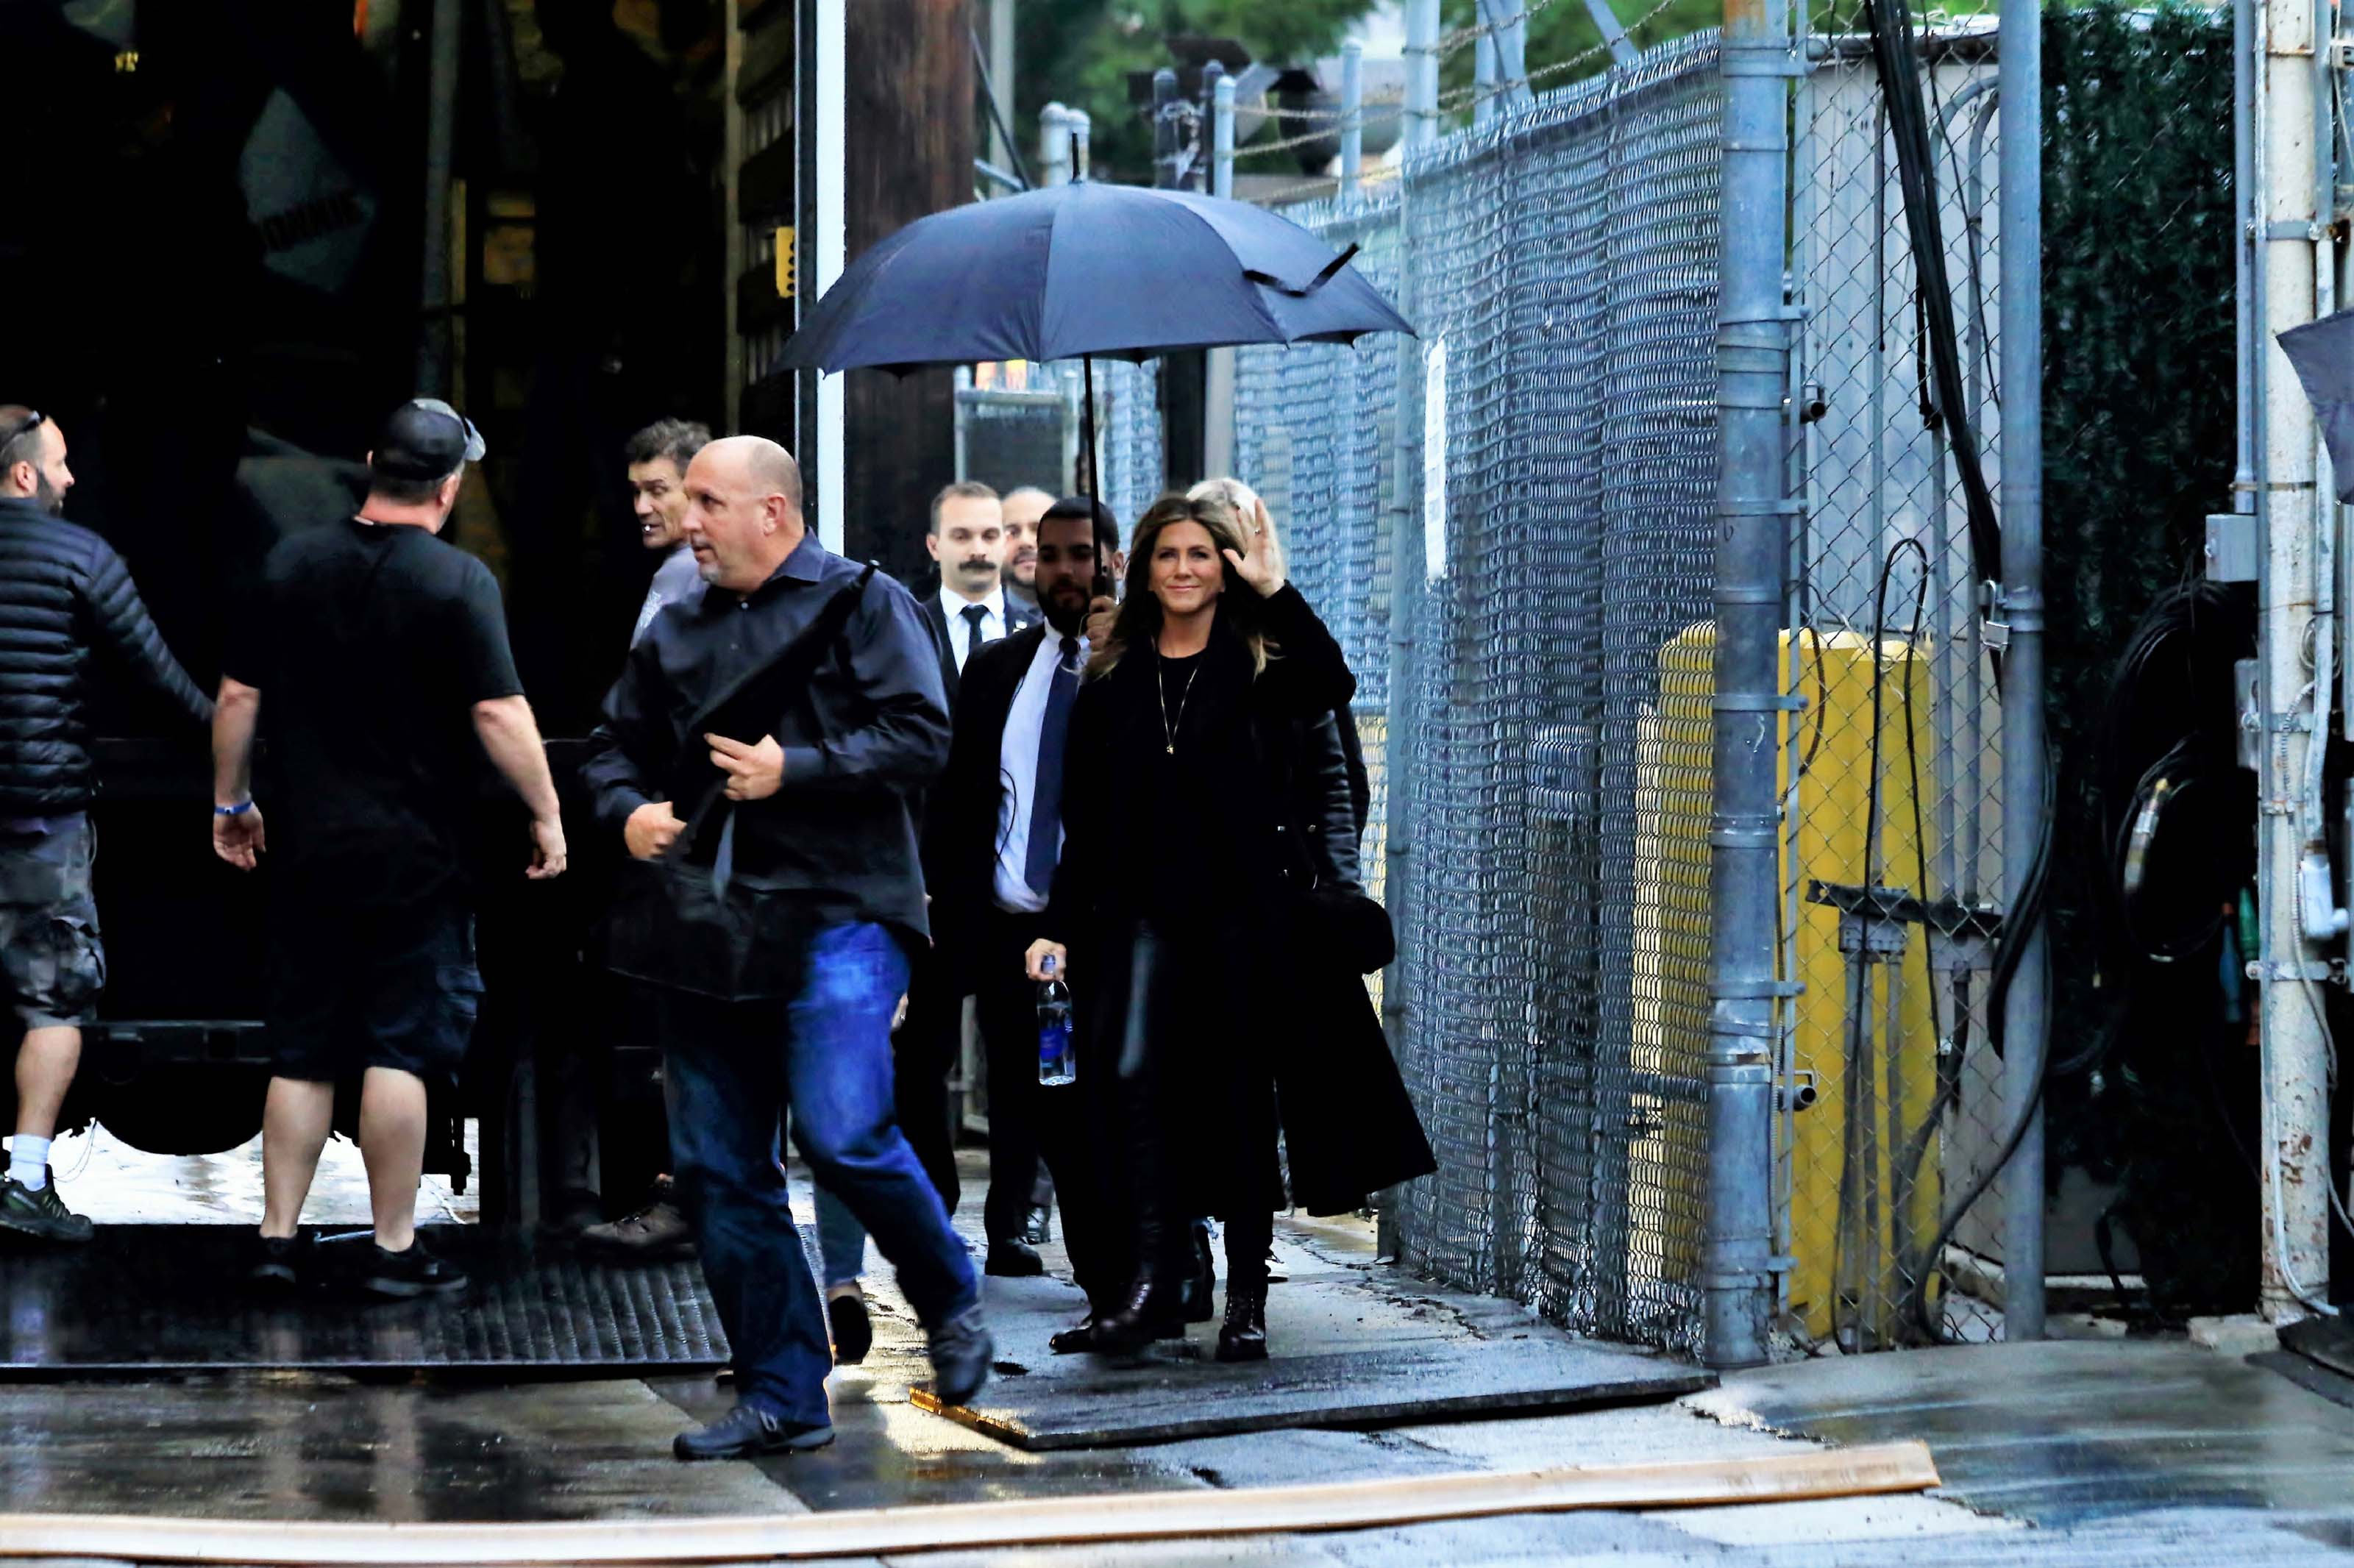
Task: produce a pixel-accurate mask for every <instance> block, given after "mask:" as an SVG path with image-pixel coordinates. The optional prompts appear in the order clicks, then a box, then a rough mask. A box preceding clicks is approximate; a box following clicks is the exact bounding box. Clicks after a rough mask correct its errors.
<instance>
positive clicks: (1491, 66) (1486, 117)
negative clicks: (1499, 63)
mask: <svg viewBox="0 0 2354 1568" xmlns="http://www.w3.org/2000/svg"><path fill="white" fill-rule="evenodd" d="M1480 10H1481V13H1482V14H1483V15H1484V14H1485V12H1486V10H1487V7H1486V6H1485V5H1482V6H1481V7H1480ZM1495 117H1496V35H1495V34H1493V33H1482V34H1480V35H1479V37H1477V38H1476V39H1474V40H1473V41H1472V44H1471V123H1472V125H1473V126H1474V127H1475V128H1479V127H1484V126H1485V125H1486V124H1487V123H1488V122H1490V120H1493V119H1494V118H1495Z"/></svg>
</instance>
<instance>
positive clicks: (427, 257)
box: [417, 0, 466, 397]
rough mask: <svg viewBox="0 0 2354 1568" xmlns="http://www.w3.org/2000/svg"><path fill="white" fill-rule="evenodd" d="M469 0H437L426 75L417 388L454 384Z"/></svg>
mask: <svg viewBox="0 0 2354 1568" xmlns="http://www.w3.org/2000/svg"><path fill="white" fill-rule="evenodd" d="M465 10H466V0H433V24H432V26H433V31H432V36H431V41H430V43H429V46H428V49H429V52H428V55H427V65H426V79H425V216H424V224H423V227H424V235H423V238H422V242H423V245H424V254H423V256H422V257H420V258H419V260H420V263H421V264H420V265H419V268H418V273H417V301H418V307H419V308H418V316H419V322H418V326H419V332H418V338H417V390H418V392H419V394H420V395H422V396H424V397H445V396H447V395H448V393H449V390H450V340H451V339H450V175H451V169H452V168H453V167H454V166H455V164H456V163H457V156H458V86H459V83H458V69H459V62H458V45H459V41H460V37H461V33H460V29H461V27H462V26H464V24H465V19H466V17H465Z"/></svg>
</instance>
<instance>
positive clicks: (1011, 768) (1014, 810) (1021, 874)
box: [996, 626, 1087, 915]
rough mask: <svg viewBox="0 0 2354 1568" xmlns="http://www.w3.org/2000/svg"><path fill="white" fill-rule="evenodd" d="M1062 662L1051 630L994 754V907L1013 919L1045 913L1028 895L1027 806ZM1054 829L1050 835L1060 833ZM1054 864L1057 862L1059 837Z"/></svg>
mask: <svg viewBox="0 0 2354 1568" xmlns="http://www.w3.org/2000/svg"><path fill="white" fill-rule="evenodd" d="M1062 656H1063V635H1062V633H1061V632H1059V631H1056V630H1055V629H1054V628H1053V627H1052V626H1049V627H1048V628H1046V638H1045V641H1043V642H1041V643H1039V644H1038V654H1037V657H1035V658H1034V659H1032V660H1031V661H1030V668H1029V669H1028V670H1026V671H1025V672H1023V676H1022V683H1021V684H1020V685H1019V686H1016V687H1015V688H1014V689H1013V706H1012V707H1010V708H1008V709H1007V710H1006V712H1005V738H1004V740H1003V741H1002V742H1001V743H1000V745H999V747H998V750H997V768H998V776H999V780H1000V782H1001V783H1002V784H1003V785H1004V791H1003V793H1002V795H1001V796H1000V797H999V804H998V808H997V877H996V893H997V906H998V907H999V908H1001V909H1010V910H1013V912H1015V913H1016V914H1022V915H1035V914H1036V913H1037V912H1038V911H1039V910H1041V909H1044V907H1046V900H1045V898H1044V895H1041V894H1038V893H1036V892H1034V891H1032V889H1031V886H1030V883H1029V870H1030V804H1031V802H1032V801H1033V800H1035V799H1037V789H1038V738H1039V736H1040V734H1041V732H1042V731H1044V728H1045V726H1046V692H1047V688H1048V687H1050V686H1052V685H1053V684H1054V682H1055V660H1057V659H1059V658H1061V657H1062ZM1078 660H1079V663H1080V665H1081V666H1082V667H1085V665H1086V664H1087V639H1086V638H1084V637H1082V638H1080V639H1079V652H1078ZM1062 831H1063V830H1062V828H1061V826H1060V825H1059V824H1057V825H1056V827H1055V832H1056V834H1057V835H1059V834H1060V833H1061V832H1062ZM1055 858H1056V859H1057V860H1058V861H1059V860H1060V859H1061V858H1062V843H1061V841H1060V839H1059V837H1058V838H1057V840H1056V842H1055Z"/></svg>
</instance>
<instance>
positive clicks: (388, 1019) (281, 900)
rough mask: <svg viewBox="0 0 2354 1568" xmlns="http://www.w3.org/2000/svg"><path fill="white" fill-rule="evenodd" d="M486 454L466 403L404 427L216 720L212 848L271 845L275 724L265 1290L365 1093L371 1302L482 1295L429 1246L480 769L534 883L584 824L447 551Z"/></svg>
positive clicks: (255, 611)
mask: <svg viewBox="0 0 2354 1568" xmlns="http://www.w3.org/2000/svg"><path fill="white" fill-rule="evenodd" d="M482 452H483V449H482V437H481V435H480V434H479V433H477V432H476V430H475V429H474V427H473V425H472V422H471V421H469V420H468V419H466V418H464V417H463V416H461V415H460V414H459V413H458V411H457V410H456V409H454V408H451V407H450V406H449V405H448V404H447V403H443V402H440V401H437V400H435V399H431V398H423V397H420V398H417V399H414V400H412V401H410V402H408V403H405V404H403V405H402V406H401V407H399V408H396V409H394V410H393V412H392V414H391V416H390V417H389V418H387V419H386V420H385V422H384V426H383V428H382V429H381V430H380V431H379V432H378V434H377V436H376V448H375V450H373V451H371V452H370V453H369V454H368V469H369V472H370V475H371V479H370V483H369V490H368V495H367V499H366V501H365V502H363V503H361V505H360V508H359V511H358V514H356V515H355V516H352V517H347V518H343V519H341V520H339V521H337V522H335V523H333V524H327V525H324V526H321V527H316V528H311V529H306V530H304V531H303V532H302V533H300V534H297V535H294V536H293V537H292V538H290V539H286V540H284V541H282V542H281V543H280V544H279V545H278V546H277V547H276V548H274V549H273V550H271V551H270V556H269V558H268V560H266V561H265V562H264V563H263V565H262V580H261V583H260V588H259V591H258V593H257V596H256V602H255V604H254V606H253V608H252V609H251V610H250V612H249V613H248V614H246V615H244V616H242V617H240V618H239V624H238V626H237V628H236V629H235V633H234V635H233V637H232V641H231V646H230V648H229V650H228V669H227V671H226V672H225V673H223V675H222V677H221V686H220V704H219V709H218V712H217V715H215V718H214V721H213V802H214V803H213V850H214V853H217V855H219V856H220V858H221V859H223V860H225V861H227V862H228V863H229V864H231V865H233V866H236V867H237V868H238V869H239V870H241V871H251V870H253V869H254V867H255V866H256V865H257V864H259V863H260V857H261V855H262V853H263V852H264V850H265V848H266V847H267V845H266V844H265V841H264V836H263V829H262V820H261V810H260V807H258V806H257V805H255V803H254V799H253V793H252V788H251V773H252V760H253V750H254V740H255V737H256V735H257V733H258V731H259V726H260V720H261V718H262V716H263V712H262V701H261V699H262V694H263V693H265V692H267V693H268V694H270V704H269V710H268V717H269V724H270V728H269V736H270V769H271V774H272V782H273V783H274V784H275V785H276V786H277V789H276V799H275V800H274V802H273V803H272V805H271V807H270V810H271V811H272V812H274V813H276V814H277V817H278V823H279V842H278V845H277V853H276V855H275V860H276V862H277V868H276V871H275V872H274V874H273V875H272V877H271V886H270V958H269V961H270V1001H269V1022H270V1055H271V1058H272V1061H271V1077H270V1095H269V1099H268V1100H267V1101H266V1102H265V1104H264V1106H263V1108H262V1121H261V1161H262V1163H261V1170H262V1185H263V1189H264V1200H263V1210H262V1220H261V1234H260V1240H259V1244H258V1245H257V1248H256V1255H255V1257H254V1261H253V1265H252V1267H251V1271H250V1277H251V1279H252V1281H253V1283H254V1284H255V1285H257V1286H259V1287H264V1288H270V1289H286V1288H292V1287H295V1286H298V1285H301V1284H303V1283H305V1282H306V1278H307V1277H308V1276H309V1275H310V1273H311V1272H312V1269H311V1260H310V1256H309V1254H308V1250H307V1248H306V1247H305V1245H303V1243H302V1241H301V1240H300V1239H298V1226H299V1224H300V1223H301V1221H302V1204H303V1201H304V1200H305V1199H306V1198H307V1197H308V1196H309V1195H310V1191H311V1181H312V1179H313V1177H314V1176H315V1175H316V1174H317V1172H318V1167H319V1154H320V1151H321V1150H323V1148H324V1147H325V1146H326V1141H327V1134H328V1133H329V1131H330V1130H331V1129H332V1128H333V1126H334V1111H335V1086H336V1084H337V1083H339V1082H342V1081H346V1080H349V1079H351V1078H355V1077H356V1078H358V1079H359V1081H360V1120H359V1143H360V1153H361V1155H362V1157H363V1158H364V1159H365V1160H366V1163H367V1174H368V1197H369V1201H370V1204H371V1206H372V1208H373V1210H374V1219H375V1222H376V1234H375V1245H373V1246H372V1247H370V1248H369V1249H368V1252H367V1254H366V1256H365V1257H363V1258H362V1260H361V1261H360V1264H359V1268H358V1276H357V1280H356V1283H357V1284H358V1285H359V1287H361V1288H362V1289H364V1290H366V1291H367V1292H369V1293H371V1294H373V1295H377V1296H384V1297H391V1298H404V1297H414V1296H421V1295H426V1294H439V1293H442V1292H446V1291H451V1290H456V1289H460V1288H461V1287H463V1286H464V1285H465V1283H466V1280H465V1276H463V1275H462V1274H460V1273H459V1272H458V1271H457V1270H455V1269H453V1268H451V1266H449V1265H448V1264H446V1263H444V1262H442V1261H441V1260H440V1259H438V1258H436V1257H434V1256H433V1255H431V1254H430V1253H429V1252H428V1251H427V1250H426V1249H425V1247H424V1245H423V1244H422V1242H421V1240H420V1239H419V1237H418V1235H417V1231H416V1224H417V1184H418V1181H419V1178H420V1176H421V1175H422V1173H423V1170H424V1162H425V1132H426V1120H427V1113H428V1104H429V1101H428V1086H429V1084H440V1085H442V1086H454V1085H455V1083H456V1080H457V1075H458V1072H459V1069H460V1068H461V1066H462V1065H464V1062H465V1056H466V1047H467V1044H468V1043H469V1042H470V1040H471V1039H472V1034H473V1026H474V1016H475V1012H476V1009H477V1006H478V1003H479V1000H480V996H481V992H482V979H481V975H480V973H479V971H478V970H477V969H475V963H474V922H473V914H472V907H471V904H472V900H471V898H470V896H469V892H468V887H467V876H466V856H465V853H464V850H463V847H462V846H463V844H464V842H465V839H466V837H467V828H468V824H469V821H470V819H471V817H472V800H473V798H474V794H475V785H476V782H477V777H478V768H479V765H478V762H477V756H478V751H477V747H479V748H480V752H482V753H487V754H488V755H489V758H490V759H491V762H492V763H493V766H495V767H496V768H498V770H499V772H500V773H501V774H503V775H504V777H505V778H506V779H507V781H508V783H510V784H511V785H513V786H514V789H515V792H516V793H517V794H519V795H520V796H522V797H523V801H524V804H525V806H526V807H528V808H529V809H530V811H531V849H532V858H531V863H530V865H529V867H528V869H527V870H526V872H525V874H526V875H528V876H530V877H533V878H534V879H540V878H546V877H552V876H556V875H558V874H561V873H562V872H563V870H564V866H565V842H564V823H563V820H562V818H561V816H560V814H559V809H558V804H557V795H556V784H555V781H554V779H551V778H550V777H549V775H548V769H547V757H546V752H545V751H544V750H543V749H542V747H541V745H540V739H539V729H538V726H537V724H536V723H535V720H534V719H533V717H532V712H531V705H530V704H529V703H527V702H525V700H524V695H523V683H522V682H521V681H520V680H519V679H518V678H517V677H516V674H515V668H514V655H513V653H512V652H510V651H509V649H508V646H507V628H506V616H505V612H504V608H503V606H502V605H501V603H500V599H499V587H498V583H497V581H496V580H495V579H494V578H493V577H492V576H491V573H490V568H489V567H485V566H483V565H482V562H481V561H480V560H478V559H476V558H475V557H474V556H470V555H468V554H466V553H465V552H464V551H462V550H460V549H457V548H455V547H454V546H451V545H449V544H447V543H445V542H443V541H442V540H441V539H440V538H438V537H436V535H439V534H440V531H441V527H442V524H444V523H446V522H447V521H448V520H449V516H450V511H451V507H453V506H454V505H456V504H457V500H458V491H459V488H460V486H461V484H462V483H463V482H464V480H465V469H466V464H468V463H469V462H478V461H481V460H482Z"/></svg>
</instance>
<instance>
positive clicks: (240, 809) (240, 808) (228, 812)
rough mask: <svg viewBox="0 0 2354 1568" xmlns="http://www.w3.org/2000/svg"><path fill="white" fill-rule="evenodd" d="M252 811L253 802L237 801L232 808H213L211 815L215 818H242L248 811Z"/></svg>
mask: <svg viewBox="0 0 2354 1568" xmlns="http://www.w3.org/2000/svg"><path fill="white" fill-rule="evenodd" d="M250 810H253V802H252V801H250V800H239V802H238V803H237V804H236V805H234V806H215V807H214V808H213V815H214V816H216V817H242V816H244V815H245V814H246V813H247V812H248V811H250Z"/></svg>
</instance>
